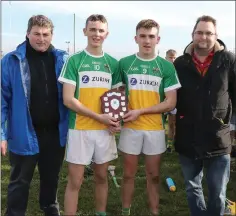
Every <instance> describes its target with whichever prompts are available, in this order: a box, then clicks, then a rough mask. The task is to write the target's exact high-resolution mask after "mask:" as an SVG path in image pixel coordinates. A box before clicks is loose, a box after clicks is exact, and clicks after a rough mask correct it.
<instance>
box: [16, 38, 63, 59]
mask: <svg viewBox="0 0 236 216" xmlns="http://www.w3.org/2000/svg"><path fill="white" fill-rule="evenodd" d="M26 46H27V45H26V40H25V41H24V42H23V43H21V44H19V45H18V46H17V47H16V50H15V51H14V52H13V54H14V55H16V56H17V57H18V58H19V59H20V60H24V59H25V58H26ZM52 52H53V54H54V55H55V56H56V57H58V56H59V55H65V54H66V51H63V50H58V49H55V48H54V47H53V46H52Z"/></svg>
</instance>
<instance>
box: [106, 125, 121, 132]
mask: <svg viewBox="0 0 236 216" xmlns="http://www.w3.org/2000/svg"><path fill="white" fill-rule="evenodd" d="M120 130H121V126H120V124H119V126H117V127H114V126H109V127H108V131H109V132H110V133H111V134H115V133H118V132H120Z"/></svg>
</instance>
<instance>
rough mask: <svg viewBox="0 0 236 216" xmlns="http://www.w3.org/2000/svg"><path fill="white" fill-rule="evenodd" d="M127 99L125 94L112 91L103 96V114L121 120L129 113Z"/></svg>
mask: <svg viewBox="0 0 236 216" xmlns="http://www.w3.org/2000/svg"><path fill="white" fill-rule="evenodd" d="M127 104H128V103H127V97H126V96H125V94H124V92H122V91H119V90H115V89H111V90H109V91H107V92H105V93H104V94H103V95H102V96H101V106H102V113H104V114H108V115H110V116H112V117H115V118H116V119H117V120H121V119H122V116H124V115H125V114H126V113H127V112H128V105H127Z"/></svg>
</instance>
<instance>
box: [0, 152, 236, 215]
mask: <svg viewBox="0 0 236 216" xmlns="http://www.w3.org/2000/svg"><path fill="white" fill-rule="evenodd" d="M112 164H114V165H115V166H116V171H115V172H116V175H117V178H118V183H119V184H121V176H122V166H121V157H119V158H118V159H117V160H116V161H114V162H113V163H112ZM235 167H236V166H235V164H234V171H232V172H231V179H230V182H229V184H228V189H227V197H228V198H229V199H231V200H235V201H236V188H235V182H236V172H235V170H236V169H235ZM1 169H2V170H1V174H2V175H1V176H2V182H1V187H2V188H1V198H2V203H1V204H2V205H1V213H2V215H3V214H4V212H5V208H6V193H7V185H8V179H9V174H10V170H9V169H10V166H9V161H8V157H2V164H1ZM167 176H170V177H172V178H173V180H174V181H175V183H176V186H177V191H176V192H169V191H168V189H167V186H166V184H165V178H166V177H167ZM66 183H67V165H66V162H64V164H63V168H62V171H61V177H60V183H59V190H58V201H59V203H60V206H61V210H63V199H64V191H65V187H66ZM203 183H204V187H205V180H204V182H203ZM135 184H136V185H135V194H134V199H133V203H132V209H131V215H149V211H148V207H147V196H146V189H145V188H146V179H145V170H144V158H143V157H142V156H141V157H140V163H139V169H138V173H137V176H136V182H135ZM160 184H161V186H160V213H161V214H160V215H164V216H172V215H174V216H189V211H188V206H187V201H186V194H185V188H184V183H183V177H182V173H181V170H180V165H179V162H178V156H177V154H176V153H165V154H164V155H163V159H162V165H161V183H160ZM93 190H94V184H93V178H92V177H88V178H86V179H85V180H84V183H83V185H82V188H81V192H80V198H79V214H78V215H94V198H93ZM38 191H39V175H38V170H37V169H36V171H35V173H34V178H33V181H32V183H31V188H30V196H29V202H28V211H27V216H38V215H43V214H42V212H41V211H40V210H39V204H38ZM205 191H206V190H205ZM205 194H207V191H206V192H205ZM107 212H108V215H109V216H118V215H121V200H120V189H117V188H115V185H114V184H113V182H112V180H111V178H110V177H109V195H108V204H107ZM62 214H63V211H62Z"/></svg>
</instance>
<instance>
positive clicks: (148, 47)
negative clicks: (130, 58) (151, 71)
mask: <svg viewBox="0 0 236 216" xmlns="http://www.w3.org/2000/svg"><path fill="white" fill-rule="evenodd" d="M159 41H160V37H159V36H158V30H157V28H154V27H153V28H150V29H146V28H140V29H138V31H137V34H136V36H135V42H136V43H137V44H138V46H139V52H140V53H142V54H143V55H151V54H155V48H156V45H157V44H158V43H159Z"/></svg>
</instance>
